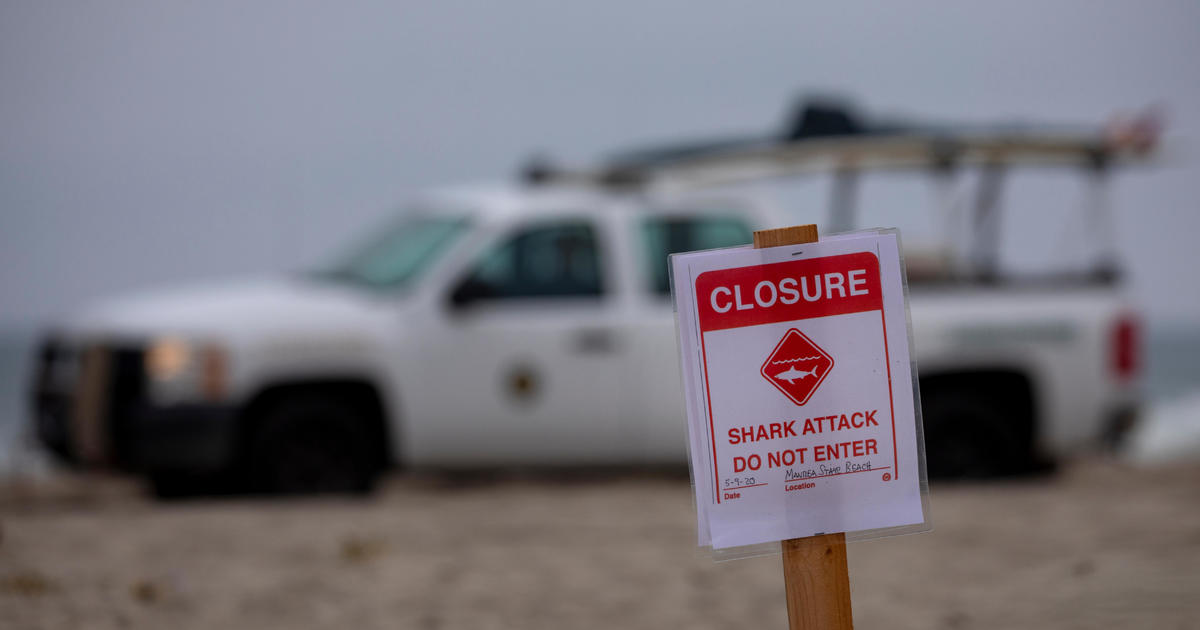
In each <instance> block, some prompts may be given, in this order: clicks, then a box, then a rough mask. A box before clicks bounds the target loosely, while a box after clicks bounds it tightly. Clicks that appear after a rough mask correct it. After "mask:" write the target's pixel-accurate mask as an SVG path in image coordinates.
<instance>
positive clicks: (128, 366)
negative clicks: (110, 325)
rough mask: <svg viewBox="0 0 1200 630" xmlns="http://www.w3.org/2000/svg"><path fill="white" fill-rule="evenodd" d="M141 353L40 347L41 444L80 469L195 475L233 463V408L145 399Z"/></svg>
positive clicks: (35, 399) (36, 391) (37, 408)
mask: <svg viewBox="0 0 1200 630" xmlns="http://www.w3.org/2000/svg"><path fill="white" fill-rule="evenodd" d="M142 355H143V352H142V350H141V348H138V347H129V346H115V345H92V346H88V347H86V348H81V349H70V348H67V347H65V346H64V345H62V344H59V343H56V342H54V341H53V340H51V341H47V342H46V343H45V344H43V346H42V350H41V353H40V355H39V357H40V359H39V365H38V367H37V370H36V374H37V379H36V381H35V383H34V387H33V392H32V394H33V395H32V401H31V402H32V410H33V414H34V423H35V429H36V434H37V436H38V439H39V440H40V441H41V443H42V444H43V445H45V446H46V447H47V448H48V449H49V450H50V451H51V452H53V453H55V454H56V455H57V456H58V457H59V458H60V459H62V460H63V461H65V462H67V463H70V464H74V465H78V466H83V467H92V468H116V469H119V470H127V471H138V472H143V471H179V472H195V473H202V472H217V471H221V470H224V469H226V468H228V467H229V466H230V465H232V464H233V463H234V456H235V453H236V447H237V444H238V435H237V426H238V422H237V421H238V415H239V413H238V409H237V408H236V407H234V406H232V405H215V404H186V405H171V406H161V405H155V404H152V403H150V402H149V400H148V399H147V397H146V395H145V393H146V392H145V379H144V376H143V368H142Z"/></svg>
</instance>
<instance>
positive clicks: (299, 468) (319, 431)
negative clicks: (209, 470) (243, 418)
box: [247, 394, 379, 494]
mask: <svg viewBox="0 0 1200 630" xmlns="http://www.w3.org/2000/svg"><path fill="white" fill-rule="evenodd" d="M368 435H369V434H368V432H367V431H366V428H365V423H364V422H363V420H362V418H361V415H360V414H359V413H358V411H357V409H356V408H355V407H354V406H353V405H350V404H347V403H346V402H343V401H341V400H339V399H338V398H335V397H331V396H322V395H299V394H298V395H293V396H289V397H286V398H283V399H282V400H279V401H277V402H275V403H274V404H272V405H271V406H270V407H268V408H267V409H266V410H265V412H264V414H263V416H262V418H261V420H260V422H258V423H257V430H256V431H255V433H254V435H253V437H252V439H251V448H250V452H249V461H248V463H247V464H248V466H247V467H248V471H249V474H250V482H251V484H252V488H253V489H254V490H255V491H258V492H265V493H270V494H319V493H364V492H368V491H370V490H371V487H372V486H373V484H374V481H375V477H376V476H377V475H378V473H379V466H378V463H377V462H376V459H377V458H376V457H374V456H373V453H374V450H373V445H372V444H371V443H370V439H369V437H368Z"/></svg>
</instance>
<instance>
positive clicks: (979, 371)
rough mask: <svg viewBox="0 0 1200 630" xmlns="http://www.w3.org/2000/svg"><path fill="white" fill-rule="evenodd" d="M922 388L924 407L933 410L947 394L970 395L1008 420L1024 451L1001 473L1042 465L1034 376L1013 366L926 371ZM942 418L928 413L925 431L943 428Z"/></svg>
mask: <svg viewBox="0 0 1200 630" xmlns="http://www.w3.org/2000/svg"><path fill="white" fill-rule="evenodd" d="M920 390H921V404H922V408H923V410H926V409H928V410H930V411H932V410H933V409H932V408H933V407H936V406H937V405H936V402H935V401H938V400H943V399H945V398H947V397H951V396H953V397H955V398H957V399H958V400H960V401H961V400H962V399H963V398H964V397H966V398H969V399H971V400H973V401H975V402H976V404H978V405H980V406H981V407H984V408H986V409H988V410H989V411H991V412H993V413H996V414H999V416H1000V417H1003V418H1004V419H1005V427H1006V429H1007V430H1009V431H1010V432H1011V437H1012V439H1013V442H1014V444H1015V445H1016V446H1017V447H1018V448H1019V449H1020V452H1018V453H1014V455H1016V456H1017V457H1018V460H1017V461H1014V462H1013V465H1012V467H1011V468H1007V469H1005V470H1002V471H997V472H998V473H1000V474H1005V473H1007V474H1019V473H1028V472H1033V471H1035V470H1037V469H1038V467H1039V466H1040V465H1041V464H1042V453H1041V452H1040V449H1039V429H1040V424H1039V423H1040V422H1041V420H1042V419H1041V418H1039V416H1038V409H1039V407H1038V392H1037V389H1036V385H1035V381H1034V379H1032V378H1031V377H1030V376H1029V375H1028V374H1027V373H1026V372H1024V371H1022V370H1019V369H1012V368H976V369H967V370H963V369H958V370H949V371H945V372H936V373H933V374H922V375H921V376H920ZM931 403H932V404H931ZM940 420H941V419H939V418H935V417H931V416H929V415H926V417H925V418H924V430H925V434H926V437H927V438H928V437H929V435H930V434H931V432H936V431H938V430H939V427H938V426H937V425H938V423H939V421H940ZM930 456H931V457H932V456H935V454H932V453H931V454H930Z"/></svg>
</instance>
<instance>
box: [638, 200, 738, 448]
mask: <svg viewBox="0 0 1200 630" xmlns="http://www.w3.org/2000/svg"><path fill="white" fill-rule="evenodd" d="M633 230H634V234H635V242H636V244H637V245H638V248H639V249H640V251H638V252H637V253H638V254H639V258H640V263H641V264H640V265H639V267H640V270H641V278H640V284H641V287H640V289H641V291H642V294H643V296H644V298H645V299H644V300H643V301H642V302H643V303H644V304H645V309H644V313H643V314H642V316H641V317H638V318H637V320H636V324H635V325H633V326H632V327H631V329H630V330H629V332H628V335H629V346H630V357H629V362H630V363H631V364H632V365H636V366H637V370H638V373H639V374H641V375H644V376H643V378H639V379H637V380H636V381H635V383H634V386H633V391H631V392H630V394H629V395H630V398H631V400H634V401H636V406H637V408H638V410H639V413H638V414H637V417H638V418H639V419H640V420H641V421H642V423H643V427H642V430H643V435H644V439H643V441H642V449H643V453H644V456H645V457H646V458H647V459H648V460H650V461H680V460H683V459H686V450H685V438H684V427H685V426H686V419H685V418H684V408H683V391H682V387H681V383H682V381H681V379H680V376H679V350H678V345H677V343H676V340H675V316H674V311H673V310H672V306H671V284H670V280H669V278H668V273H667V257H668V256H669V255H670V254H673V253H676V252H687V251H695V250H701V249H713V248H716V247H733V246H735V245H746V244H748V243H750V242H751V240H752V239H753V233H752V231H751V227H750V223H749V221H747V219H746V218H745V217H744V216H739V215H738V214H736V213H733V212H715V213H714V212H713V211H710V212H708V213H694V214H683V213H672V214H647V215H646V216H644V217H641V218H639V219H637V220H635V222H634V225H633Z"/></svg>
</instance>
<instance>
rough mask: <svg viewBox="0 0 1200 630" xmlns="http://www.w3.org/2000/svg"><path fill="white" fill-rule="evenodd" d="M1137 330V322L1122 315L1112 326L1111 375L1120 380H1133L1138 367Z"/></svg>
mask: <svg viewBox="0 0 1200 630" xmlns="http://www.w3.org/2000/svg"><path fill="white" fill-rule="evenodd" d="M1139 328H1140V326H1139V324H1138V320H1137V318H1136V317H1134V316H1133V315H1122V316H1121V318H1120V319H1118V320H1117V321H1116V324H1115V325H1113V331H1112V369H1113V374H1115V375H1116V377H1117V378H1119V379H1121V380H1127V379H1130V378H1133V376H1134V375H1136V374H1137V371H1138V367H1140V363H1141V356H1140V352H1139V350H1140V348H1139V347H1138V341H1139V339H1138V337H1139V332H1140V330H1139Z"/></svg>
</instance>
